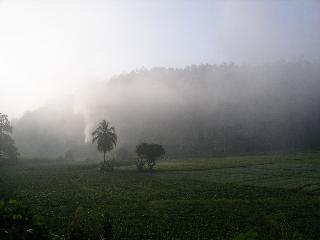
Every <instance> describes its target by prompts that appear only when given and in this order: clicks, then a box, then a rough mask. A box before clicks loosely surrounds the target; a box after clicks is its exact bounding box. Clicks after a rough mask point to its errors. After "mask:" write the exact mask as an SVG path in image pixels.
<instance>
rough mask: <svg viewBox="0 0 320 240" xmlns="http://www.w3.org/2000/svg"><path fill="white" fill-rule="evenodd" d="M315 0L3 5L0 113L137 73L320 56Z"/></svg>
mask: <svg viewBox="0 0 320 240" xmlns="http://www.w3.org/2000/svg"><path fill="white" fill-rule="evenodd" d="M319 43H320V1H317V0H300V1H298V0H296V1H295V0H290V1H289V0H288V1H285V0H277V1H276V0H274V1H272V0H256V1H255V0H250V1H249V0H247V1H246V0H237V1H231V0H226V1H222V0H221V1H214V0H211V1H205V0H193V1H192V0H176V1H172V0H171V1H170V0H114V1H111V0H110V1H108V0H105V1H103V0H101V1H99V0H88V1H81V0H77V1H72V0H54V1H52V0H51V1H50V0H0V87H1V93H0V112H2V113H6V114H8V115H9V117H11V118H12V117H19V116H21V114H22V113H23V112H24V111H26V110H33V109H35V108H38V107H40V106H42V105H43V104H45V102H47V101H48V100H50V99H53V98H59V97H61V96H64V95H69V94H73V93H75V92H77V91H78V90H80V89H83V88H85V87H86V86H88V83H90V82H92V81H102V80H106V79H108V78H109V77H111V76H113V75H116V74H120V73H125V72H130V71H131V70H134V69H139V68H141V67H145V68H152V67H156V66H163V67H185V66H187V65H191V64H201V63H209V64H220V63H224V62H230V61H232V62H235V63H237V64H262V63H266V62H272V61H277V60H279V59H285V60H295V59H300V58H302V57H303V58H305V59H308V60H319V59H320V48H319Z"/></svg>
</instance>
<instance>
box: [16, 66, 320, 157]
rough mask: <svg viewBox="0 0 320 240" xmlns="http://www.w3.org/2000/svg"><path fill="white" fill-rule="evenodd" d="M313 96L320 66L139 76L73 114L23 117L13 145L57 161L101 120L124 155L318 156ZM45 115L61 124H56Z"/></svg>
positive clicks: (121, 79) (319, 133) (81, 100)
mask: <svg viewBox="0 0 320 240" xmlns="http://www.w3.org/2000/svg"><path fill="white" fill-rule="evenodd" d="M319 90H320V62H308V61H305V60H299V61H291V62H286V61H278V62H276V63H272V64H268V65H259V66H238V65H235V64H223V65H194V66H189V67H186V68H184V69H173V68H153V69H150V70H146V69H141V70H137V71H133V72H131V73H128V74H122V75H119V76H115V77H113V78H112V79H110V80H108V81H105V82H100V83H95V84H92V85H91V86H90V87H88V88H87V89H84V90H83V92H82V93H78V94H77V95H76V96H75V101H74V106H73V108H74V109H77V114H75V113H73V110H70V112H68V113H67V111H66V110H65V109H64V108H63V107H62V105H61V104H60V105H59V106H60V107H61V109H59V108H58V109H57V108H55V109H54V112H52V111H53V110H51V107H50V105H48V106H46V107H43V108H42V109H41V110H36V111H34V112H28V113H27V114H25V115H24V116H23V117H22V118H20V119H17V120H15V121H14V122H13V124H14V127H15V135H14V137H15V139H16V142H17V146H18V147H19V148H20V149H22V150H21V152H22V154H26V155H28V154H29V155H36V154H37V151H38V150H37V151H35V149H34V147H35V146H36V147H37V149H41V151H42V153H45V152H50V153H51V155H52V156H58V155H61V154H63V152H65V151H66V150H68V149H69V148H72V147H73V145H72V144H71V143H75V142H76V143H77V144H76V145H77V149H79V148H81V147H79V146H80V145H81V144H80V143H81V142H83V140H84V139H83V138H84V134H83V133H84V132H85V133H86V134H87V138H88V136H89V135H88V133H90V131H91V129H92V128H93V127H94V126H95V124H96V123H97V122H99V121H100V120H101V119H106V120H107V121H110V122H111V124H112V125H114V126H115V127H116V132H117V133H118V135H119V136H118V137H119V145H120V146H124V147H127V148H129V149H131V150H133V149H134V146H135V145H137V144H138V143H140V142H142V141H149V142H157V143H160V144H163V146H164V147H165V148H166V149H167V152H168V154H171V155H184V156H187V155H189V156H195V155H202V156H204V155H215V154H217V155H218V154H219V155H220V154H243V153H261V152H276V151H302V150H315V149H319V148H320V94H319ZM65 101H67V100H65ZM71 109H72V108H71ZM50 114H54V115H55V116H57V115H60V117H59V118H55V119H57V121H56V122H55V121H54V118H48V116H50ZM44 116H46V117H44ZM70 116H74V117H73V118H72V121H73V124H72V126H73V127H71V125H70ZM33 118H34V121H31V119H33ZM63 118H68V119H69V121H64V120H63ZM39 119H40V120H39ZM48 119H49V120H48ZM27 120H28V125H26V124H25V122H26V121H27ZM33 122H34V123H33ZM67 123H68V124H69V125H70V126H69V127H67V126H64V125H65V124H67ZM75 126H76V128H75ZM25 128H27V129H25ZM57 129H58V130H57ZM59 129H60V130H61V129H63V134H61V131H60V130H59ZM78 132H80V133H78ZM25 139H33V141H32V144H31V143H30V142H29V141H25ZM44 143H45V145H44ZM68 144H69V145H68ZM83 146H85V144H83ZM44 148H48V149H51V150H50V151H46V150H45V149H44ZM52 149H54V151H53V150H52Z"/></svg>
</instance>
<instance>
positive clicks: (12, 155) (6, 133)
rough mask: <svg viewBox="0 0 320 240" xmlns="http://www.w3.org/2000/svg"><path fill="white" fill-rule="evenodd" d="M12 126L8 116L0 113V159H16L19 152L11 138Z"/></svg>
mask: <svg viewBox="0 0 320 240" xmlns="http://www.w3.org/2000/svg"><path fill="white" fill-rule="evenodd" d="M11 133H12V126H11V124H10V121H9V120H8V116H7V115H5V114H2V113H0V160H3V159H9V160H17V159H18V156H19V153H18V150H17V148H16V147H15V146H14V140H13V139H12V138H11V136H10V135H11Z"/></svg>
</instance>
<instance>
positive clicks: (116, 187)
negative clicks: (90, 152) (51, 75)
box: [0, 153, 320, 239]
mask: <svg viewBox="0 0 320 240" xmlns="http://www.w3.org/2000/svg"><path fill="white" fill-rule="evenodd" d="M0 174H1V175H0V194H1V197H0V198H4V199H8V198H14V199H17V200H19V201H21V202H22V203H23V204H24V205H26V206H28V207H29V208H30V209H31V210H32V211H33V212H34V213H37V214H41V215H43V216H44V217H45V219H46V221H47V223H48V225H49V226H50V229H52V230H53V231H54V232H56V233H59V234H63V233H66V232H68V231H70V230H71V229H73V228H77V227H78V228H81V229H82V230H83V231H84V233H85V234H88V235H91V236H99V235H100V234H101V233H102V228H103V214H107V215H108V216H109V217H110V219H111V221H112V224H113V234H114V238H115V239H233V237H234V236H235V235H236V234H238V233H241V232H247V231H248V230H251V229H252V230H254V231H256V232H257V233H258V234H259V239H320V231H319V230H320V225H319V223H320V154H319V153H301V154H290V155H263V156H241V157H226V158H206V159H184V160H183V159H172V160H165V161H163V162H159V164H158V165H157V166H156V168H155V171H154V172H153V173H149V172H143V173H139V172H136V170H135V166H131V165H122V166H119V167H117V168H116V169H115V171H114V172H112V173H102V172H100V171H99V166H98V165H97V164H88V163H86V164H85V163H69V164H57V163H55V164H49V163H42V164H39V162H36V161H33V162H30V163H27V162H24V163H22V164H20V165H19V166H14V167H7V168H2V169H0Z"/></svg>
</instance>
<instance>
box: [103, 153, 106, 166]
mask: <svg viewBox="0 0 320 240" xmlns="http://www.w3.org/2000/svg"><path fill="white" fill-rule="evenodd" d="M105 164H106V151H103V165H105Z"/></svg>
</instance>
